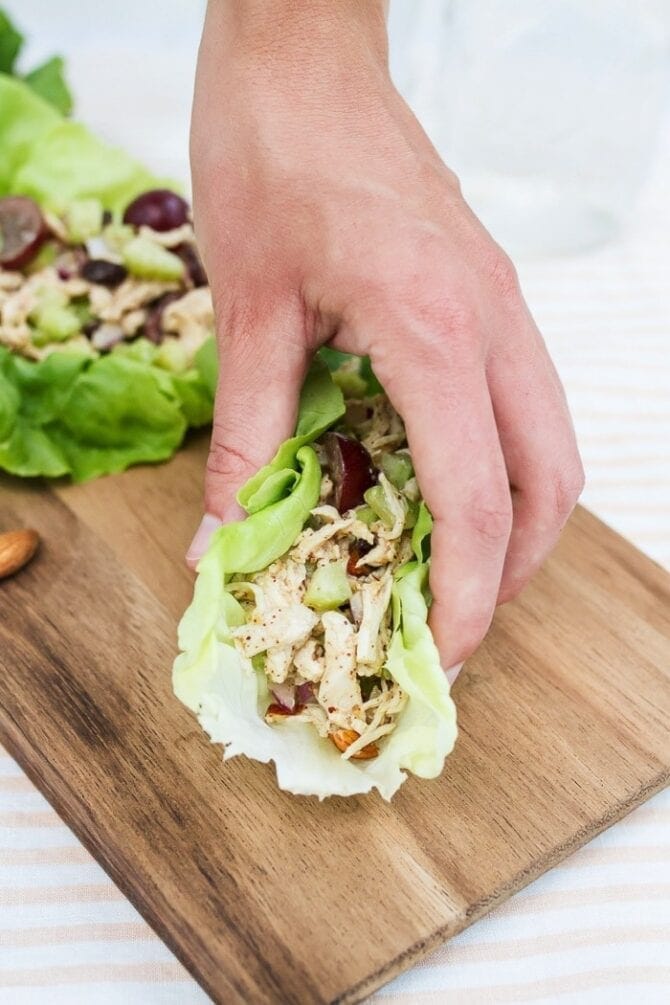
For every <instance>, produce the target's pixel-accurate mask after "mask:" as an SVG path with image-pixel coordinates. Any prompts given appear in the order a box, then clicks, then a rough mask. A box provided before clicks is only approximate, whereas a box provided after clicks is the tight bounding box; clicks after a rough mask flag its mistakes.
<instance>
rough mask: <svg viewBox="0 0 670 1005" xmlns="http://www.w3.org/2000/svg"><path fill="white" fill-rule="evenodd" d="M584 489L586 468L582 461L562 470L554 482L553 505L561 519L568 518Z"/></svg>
mask: <svg viewBox="0 0 670 1005" xmlns="http://www.w3.org/2000/svg"><path fill="white" fill-rule="evenodd" d="M583 489H584V469H583V467H582V465H581V462H579V463H578V464H576V465H574V466H573V467H572V468H569V469H568V470H566V471H561V472H560V473H559V474H557V475H556V476H555V477H554V479H553V483H552V507H553V510H554V513H555V514H556V515H557V516H558V517H559V519H561V520H566V519H567V518H568V517H569V516H570V514H571V513H572V511H573V509H574V508H575V504H576V503H577V500H578V499H579V497H580V495H581V494H582V491H583Z"/></svg>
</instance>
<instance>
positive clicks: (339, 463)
mask: <svg viewBox="0 0 670 1005" xmlns="http://www.w3.org/2000/svg"><path fill="white" fill-rule="evenodd" d="M324 445H325V447H326V459H327V462H328V469H329V471H330V477H331V478H332V480H333V488H334V501H335V506H336V507H337V509H338V510H339V511H340V513H346V512H347V510H350V509H353V508H354V507H355V506H360V505H361V503H362V502H363V501H364V500H363V494H364V493H365V492H366V491H367V489H369V488H370V487H371V486H372V485H374V484H375V482H376V481H377V475H376V473H375V469H374V467H373V465H372V459H371V457H370V455H369V453H368V452H367V450H366V449H365V447H364V446H363V444H362V443H359V441H358V440H355V439H354V438H353V436H345V435H344V433H327V434H326V436H325V437H324Z"/></svg>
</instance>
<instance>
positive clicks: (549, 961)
mask: <svg viewBox="0 0 670 1005" xmlns="http://www.w3.org/2000/svg"><path fill="white" fill-rule="evenodd" d="M119 6H120V4H115V5H111V6H110V8H109V9H110V10H113V12H114V15H113V18H112V20H114V19H115V18H116V19H118V21H119V22H121V23H122V24H125V23H126V21H127V22H128V23H130V19H129V18H128V19H124V18H122V17H119V12H118V7H119ZM127 6H128V10H129V11H130V3H127ZM9 7H10V8H13V9H14V12H15V14H16V16H17V17H18V15H19V13H20V15H21V19H22V21H23V23H24V25H26V26H27V27H28V28H30V29H31V30H32V32H33V33H37V32H38V31H39V33H40V34H39V39H40V43H39V45H37V46H35V52H36V55H42V54H46V52H47V51H48V50H49V49H57V50H61V51H62V50H67V51H68V52H72V55H73V60H72V63H73V71H74V76H75V84H76V87H77V91H78V93H79V94H81V95H82V99H83V100H82V102H81V105H82V106H83V107H82V114H83V116H84V117H85V118H87V119H88V120H89V121H90V120H92V119H97V122H96V124H97V125H98V126H101V127H102V128H103V129H104V130H105V131H106V132H107V133H108V135H109V136H110V137H111V138H115V139H117V140H118V141H119V142H126V143H129V144H130V145H131V146H134V147H135V149H136V151H137V153H139V154H140V155H143V156H145V157H148V156H150V154H151V153H152V152H153V153H154V154H156V151H158V156H154V163H155V164H156V165H157V167H158V168H161V167H162V168H163V169H165V170H168V171H169V172H171V173H173V174H179V173H182V172H185V170H186V164H185V163H184V157H183V153H182V154H179V153H177V152H176V151H180V150H182V151H183V150H184V149H185V148H184V145H183V139H184V134H185V115H186V111H187V100H185V99H184V94H185V93H187V91H188V79H189V74H190V67H191V63H190V59H189V55H188V54H189V53H190V54H191V56H192V54H193V52H194V47H195V33H196V31H197V25H195V26H194V27H193V28H192V29H188V28H187V25H188V23H189V17H190V18H191V19H192V17H193V14H192V10H193V8H192V5H191V0H171V3H169V4H166V9H167V10H168V11H169V12H171V15H170V16H171V20H170V19H168V20H167V22H166V24H164V25H163V26H162V29H161V30H162V32H163V34H162V36H161V43H162V45H163V51H162V53H161V55H160V57H157V62H156V63H155V67H156V68H157V72H156V77H157V78H158V77H159V76H160V75H162V74H163V73H164V67H165V65H167V64H170V65H171V67H172V75H171V77H170V79H167V78H165V77H164V76H163V77H162V80H163V81H164V85H165V88H167V89H168V93H169V100H165V101H163V102H157V101H155V99H154V98H152V95H151V94H149V95H147V94H146V93H145V92H146V90H147V87H146V83H145V79H146V75H147V74H149V72H150V70H149V64H150V60H148V57H147V52H146V51H144V49H145V48H146V43H147V40H148V39H150V38H151V34H152V33H151V31H150V30H149V25H148V24H147V25H145V27H144V28H143V29H142V28H141V27H138V28H137V31H136V35H137V38H136V39H135V41H134V42H128V43H127V44H128V45H130V44H136V45H137V46H138V51H139V48H140V47H144V48H143V52H142V60H141V61H140V60H132V59H124V60H122V61H121V62H122V63H123V67H124V75H123V80H122V81H119V76H120V75H119V74H118V73H117V72H116V64H118V63H119V50H118V48H117V50H116V57H117V59H116V63H115V64H112V62H110V57H109V53H110V52H112V51H113V38H112V37H111V35H112V34H113V25H111V24H110V25H107V26H106V29H105V32H104V33H103V32H98V34H101V35H104V41H101V42H99V43H98V49H96V48H95V44H96V42H95V32H94V31H93V29H92V28H91V23H92V20H93V21H94V20H95V19H90V18H88V19H81V18H80V21H81V23H78V22H77V20H76V18H75V19H74V20H73V17H72V14H73V13H74V12H75V11H76V9H77V8H78V7H79V10H81V5H80V4H79V3H78V0H62V2H61V3H59V4H53V3H52V2H51V0H14V2H13V3H11V2H10V3H9ZM132 9H133V14H134V17H135V21H134V22H133V23H135V24H137V20H136V17H137V16H138V15H137V11H140V12H141V7H140V5H137V4H133V7H132ZM189 9H190V11H191V13H190V14H188V10H189ZM101 10H102V8H101ZM96 16H97V15H96ZM100 16H102V15H100ZM175 24H176V25H177V26H183V31H182V30H181V28H180V31H174V30H173V29H174V26H175ZM159 27H161V26H159ZM107 28H109V29H110V30H109V31H107ZM124 31H125V28H124ZM77 32H79V36H78V37H79V38H80V40H81V39H83V38H84V37H85V41H86V45H85V46H83V45H82V46H80V47H78V46H77V44H76V42H77V38H76V37H75V38H73V34H74V35H76V33H77ZM87 32H88V34H86V33H87ZM179 35H181V37H180V41H179V44H178V43H177V42H176V41H175V38H176V36H179ZM68 43H69V44H68ZM124 44H125V43H124ZM103 46H104V47H105V48H104V51H103V48H102V47H103ZM171 46H172V47H173V48H171ZM126 47H127V46H126ZM38 50H40V51H39V52H38ZM105 68H107V69H105ZM92 69H95V71H96V73H95V75H94V76H92ZM91 80H95V83H96V87H95V88H93V89H90V93H89V92H87V86H88V83H89V82H90V81H91ZM119 87H120V88H121V93H122V94H125V95H128V96H130V95H132V101H126V100H123V101H121V102H120V103H119V102H118V101H116V100H115V98H116V97H117V96H118V94H119ZM163 97H165V94H163ZM152 102H153V103H152ZM175 108H176V109H177V112H175ZM101 110H102V111H101ZM145 145H146V146H145ZM669 235H670V124H669V125H668V128H667V129H666V131H665V133H664V145H663V149H661V150H660V151H659V156H658V159H657V163H656V169H655V172H654V175H653V177H652V178H650V180H649V184H648V186H647V188H646V191H645V194H644V198H643V199H642V202H641V204H640V208H639V213H638V216H637V224H636V226H635V228H634V229H633V230H632V231H631V233H629V234H628V235H627V237H626V238H625V240H621V241H620V242H618V243H616V244H612V245H611V246H609V247H606V248H603V249H602V250H599V251H595V252H593V253H591V254H586V255H581V256H579V257H576V258H566V259H561V260H554V261H551V262H544V263H534V264H532V265H526V266H524V267H523V268H522V269H521V270H520V271H521V278H522V283H523V286H524V289H525V292H526V295H527V297H528V300H529V302H530V305H531V307H532V309H533V311H534V313H535V316H536V318H537V319H538V322H539V324H540V327H541V328H542V330H543V332H544V334H545V336H546V338H547V342H548V344H549V348H550V350H551V352H552V355H553V357H554V359H555V361H556V363H557V365H558V368H559V370H560V372H561V375H562V377H563V379H564V381H565V385H566V388H567V392H568V396H569V399H570V403H571V406H572V410H573V415H574V418H575V423H576V426H577V431H578V435H579V439H580V443H581V447H582V451H583V455H584V460H585V465H586V470H587V476H588V485H587V489H586V492H585V494H584V502H585V503H586V504H587V505H588V506H589V507H590V508H591V509H593V510H594V511H595V512H596V513H597V514H598V515H600V516H601V517H603V518H604V519H605V520H606V521H607V522H608V523H609V524H611V525H612V526H613V527H615V528H616V529H617V530H619V531H621V532H622V533H623V534H625V535H626V536H627V537H629V538H630V539H631V540H633V541H634V542H635V543H636V544H637V545H638V546H639V547H640V548H641V549H642V550H643V551H646V552H647V553H648V554H649V555H651V556H652V557H653V558H655V559H656V560H657V561H658V562H660V563H662V564H664V565H665V566H666V567H670V456H669V450H670V392H669V388H670V352H669V351H668V349H669V348H670V339H669V333H670V242H669ZM207 1000H208V999H207V997H206V996H205V994H204V993H203V992H202V991H201V990H200V989H199V988H198V987H197V985H196V984H195V983H194V981H193V980H192V979H191V978H190V977H189V976H188V975H187V974H186V972H185V971H184V970H183V968H182V967H181V965H180V964H179V963H178V962H177V961H176V960H175V959H174V957H173V956H172V955H171V953H170V952H169V951H168V950H167V949H166V948H165V946H164V945H163V944H162V943H161V942H160V941H159V940H158V939H157V937H156V936H155V935H154V934H153V933H152V932H151V930H150V929H149V928H148V927H147V926H146V925H145V924H144V922H143V921H142V919H141V918H140V917H139V915H138V914H137V913H136V912H135V910H134V909H133V908H132V907H131V906H130V904H129V903H128V901H127V900H126V899H125V898H124V897H123V896H122V894H121V893H120V892H119V891H118V890H117V889H116V887H115V886H114V885H113V884H112V883H111V881H110V880H109V879H108V878H107V877H106V875H105V874H104V873H103V871H102V870H101V869H100V868H99V867H98V866H97V865H96V864H95V862H93V861H92V860H91V858H90V856H89V855H88V854H87V852H86V851H85V850H84V849H83V848H82V847H81V845H80V844H79V843H78V841H77V840H76V838H75V837H74V836H73V835H72V834H71V833H70V831H69V830H68V829H67V827H65V826H64V825H63V824H62V823H61V821H60V820H59V819H58V817H57V816H56V814H55V813H54V812H53V811H52V810H51V809H50V808H49V806H48V804H47V803H46V802H45V800H44V799H43V798H42V797H41V796H40V795H39V794H38V793H37V792H36V791H35V789H34V788H33V787H32V785H31V784H30V783H29V782H28V780H27V779H26V778H25V776H24V775H23V774H22V772H21V770H20V769H19V768H18V766H17V765H16V764H15V763H14V761H13V760H12V759H11V758H10V757H8V756H7V755H2V754H0V1005H5V1003H6V1005H60V1003H63V1005H65V1003H67V1005H72V1003H73V1002H74V1003H89V1002H95V1003H96V1005H168V1003H169V1005H197V1003H201V1002H206V1001H207ZM373 1000H374V1002H375V1003H378V1005H382V1003H384V1005H386V1003H389V1005H390V1003H394V1005H415V1003H417V1005H418V1003H424V1002H425V1003H435V1005H479V1003H482V1005H483V1003H486V1005H489V1003H504V1002H545V1003H546V1002H561V1003H562V1002H565V1003H566V1005H567V1003H586V1005H600V1003H603V1005H629V1003H630V1002H631V1001H639V1002H641V1003H644V1005H656V1003H658V1005H661V1003H664V1005H665V1003H667V1002H669V1001H670V791H668V792H665V793H662V794H660V795H658V796H657V797H656V798H655V799H653V800H651V801H650V802H649V803H647V804H646V805H645V806H643V807H641V808H639V809H638V810H636V811H635V812H634V813H632V814H631V815H630V816H629V817H628V818H627V819H626V820H624V821H621V822H620V823H619V824H617V825H616V826H615V827H613V828H612V829H611V830H609V831H608V832H607V833H605V834H603V835H601V836H600V837H598V838H597V839H596V840H594V841H592V842H591V843H590V844H589V845H588V846H587V847H586V848H584V849H582V850H581V851H579V852H577V853H576V854H575V855H573V856H572V857H571V858H570V859H569V860H568V861H566V862H565V863H564V864H563V865H561V866H559V867H557V868H555V869H554V870H552V872H550V873H548V874H547V875H545V876H543V877H542V878H541V879H539V880H537V881H536V882H535V883H533V884H532V886H530V887H528V888H527V889H526V890H524V891H522V892H521V893H519V894H518V895H517V896H515V897H513V898H512V899H511V900H510V901H508V902H507V903H506V904H504V905H503V906H502V907H500V908H498V910H496V911H494V912H493V913H492V914H491V915H490V916H489V917H487V918H485V919H484V920H482V921H480V922H478V923H477V924H476V925H474V926H472V928H470V929H469V930H468V931H466V932H463V933H462V934H461V935H459V936H457V937H456V938H454V939H452V940H451V942H450V943H448V944H447V945H446V946H445V947H443V948H442V949H440V950H438V951H437V952H436V953H434V954H433V955H432V956H431V957H430V958H429V959H427V960H426V961H425V962H423V963H421V964H419V965H417V966H416V967H415V968H414V969H413V970H411V971H409V972H408V973H407V974H405V975H403V976H402V977H400V978H398V979H397V980H396V981H394V982H393V983H392V984H390V985H389V986H388V987H386V988H385V989H384V990H382V991H380V992H379V993H378V994H377V995H375V996H374V998H373Z"/></svg>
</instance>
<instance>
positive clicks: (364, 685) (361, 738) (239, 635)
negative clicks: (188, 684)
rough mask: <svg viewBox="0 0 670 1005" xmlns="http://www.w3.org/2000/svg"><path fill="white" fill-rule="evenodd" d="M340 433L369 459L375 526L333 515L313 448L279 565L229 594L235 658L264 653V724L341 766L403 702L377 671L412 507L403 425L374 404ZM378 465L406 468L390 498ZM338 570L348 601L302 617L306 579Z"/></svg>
mask: <svg viewBox="0 0 670 1005" xmlns="http://www.w3.org/2000/svg"><path fill="white" fill-rule="evenodd" d="M347 421H348V424H349V428H351V425H352V424H353V425H354V426H355V429H356V434H357V435H358V437H359V438H360V440H361V442H363V443H364V444H365V445H366V446H367V449H368V451H369V452H370V453H371V455H372V456H373V457H374V460H373V465H374V467H375V468H376V469H377V472H376V481H377V486H378V487H379V488H381V490H382V496H383V503H384V505H383V508H382V509H380V510H379V513H383V518H382V517H381V516H378V515H377V512H376V511H373V512H372V514H370V513H369V512H368V515H367V517H366V519H365V520H363V519H362V515H361V514H360V513H359V510H358V509H356V508H354V509H351V510H348V511H347V512H345V513H341V512H340V511H339V510H338V509H337V507H336V506H335V505H334V503H333V498H334V490H335V483H334V478H333V473H332V472H331V471H330V470H329V469H328V452H327V450H326V449H325V448H324V447H322V446H321V444H319V443H317V444H316V449H317V453H318V455H319V459H320V463H321V464H322V479H321V491H320V494H319V503H318V505H317V506H316V507H315V508H314V509H313V510H312V513H311V519H310V521H309V523H308V524H307V526H306V527H305V528H304V530H303V531H302V532H301V534H300V535H299V536H298V538H297V539H296V541H295V544H294V545H293V547H292V548H291V549H290V550H289V552H288V554H287V555H285V556H283V557H282V558H281V559H279V560H278V561H276V562H274V563H273V564H272V565H271V566H269V568H267V569H266V570H264V571H263V572H259V573H256V574H255V575H253V576H249V577H248V578H247V580H246V581H241V580H238V581H237V582H231V583H230V584H229V589H231V590H232V591H234V592H235V593H236V595H237V596H238V597H239V598H240V600H241V603H242V605H243V607H244V608H245V610H246V613H247V619H248V620H247V624H246V625H244V626H242V627H241V628H238V629H236V630H235V632H234V633H233V634H234V637H235V644H236V645H237V646H238V648H239V649H240V651H241V652H242V653H243V654H244V655H245V656H246V657H250V656H258V655H259V654H261V653H264V657H263V658H264V673H265V676H266V679H267V681H268V684H269V687H270V689H271V690H272V689H273V687H274V688H276V689H277V690H276V692H275V696H276V701H275V702H273V703H272V704H271V705H270V708H269V709H268V713H267V716H266V721H267V722H268V723H269V724H271V725H273V726H277V727H278V728H281V723H282V722H285V721H286V719H287V717H291V718H293V719H297V720H298V721H300V722H304V723H306V724H307V725H309V727H310V728H313V729H315V730H316V732H317V733H318V735H319V736H322V737H326V736H329V737H330V738H331V740H332V741H333V747H334V749H336V750H338V751H340V756H341V757H343V758H344V759H346V760H348V759H354V760H358V759H359V758H361V759H365V760H369V759H370V758H372V757H375V756H377V754H378V743H379V742H380V741H384V740H385V738H386V737H388V736H389V735H390V734H391V733H392V732H393V730H394V729H395V727H396V724H397V721H398V715H399V713H400V711H401V710H402V708H403V706H404V704H405V702H406V695H405V694H404V692H403V691H402V690H401V688H400V687H399V685H398V684H397V683H396V682H395V681H394V680H393V679H392V678H391V677H390V676H389V673H388V670H387V669H386V659H387V654H388V649H389V645H390V642H391V637H392V633H393V618H392V611H391V595H392V590H393V582H394V574H395V571H396V570H397V569H398V568H399V566H401V565H402V564H404V563H405V562H407V561H410V560H411V559H412V557H413V552H412V546H411V536H412V530H411V528H412V521H411V520H410V515H411V513H412V512H416V509H417V507H418V503H419V501H420V495H419V491H418V486H417V483H416V478H414V476H413V474H411V458H410V456H409V451H408V450H407V446H406V439H405V433H404V428H403V425H402V422H401V420H400V418H399V416H398V415H397V414H396V413H395V412H394V411H393V409H392V407H391V406H390V404H389V403H388V401H387V400H386V399H385V398H383V397H381V396H379V397H376V398H373V399H366V400H365V401H360V402H349V407H348V409H347ZM389 453H397V454H398V455H400V456H403V455H404V457H405V458H406V461H407V463H406V465H405V468H406V469H407V470H408V471H409V472H410V476H409V477H407V478H406V480H405V483H404V484H401V485H400V487H398V486H396V485H395V484H392V483H391V481H389V478H388V477H387V476H386V474H385V473H384V472H383V471H382V470H380V469H381V466H382V461H383V459H384V457H385V455H386V454H389ZM375 491H376V492H378V491H379V490H378V488H377V489H375ZM379 505H380V506H381V502H380V503H379ZM412 507H414V510H412ZM368 510H369V507H368ZM371 517H372V519H371ZM337 567H339V568H341V569H346V581H347V583H348V587H349V591H348V599H343V600H342V602H341V603H339V605H338V607H337V609H326V610H323V609H312V608H311V607H309V606H308V605H309V603H310V602H313V600H311V599H310V592H309V590H310V582H311V579H312V576H313V575H314V574H315V572H316V570H318V569H322V570H323V569H328V568H337ZM342 597H343V598H344V597H345V594H342ZM299 612H302V613H299ZM287 689H288V690H287ZM291 695H293V697H292V698H290V701H289V697H290V696H291ZM287 696H288V697H287ZM284 701H289V705H288V706H284V705H283V703H284Z"/></svg>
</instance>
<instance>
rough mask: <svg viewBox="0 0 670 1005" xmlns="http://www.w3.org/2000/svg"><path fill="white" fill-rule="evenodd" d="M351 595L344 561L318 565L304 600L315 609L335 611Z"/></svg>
mask: <svg viewBox="0 0 670 1005" xmlns="http://www.w3.org/2000/svg"><path fill="white" fill-rule="evenodd" d="M350 597H351V587H350V586H349V581H348V579H347V571H346V567H345V564H344V562H329V563H328V564H327V565H317V567H316V569H315V570H314V572H313V573H312V576H311V579H310V581H309V585H308V587H307V590H306V592H305V599H304V602H305V603H306V604H307V606H308V607H313V608H314V610H315V611H334V610H335V609H336V608H337V607H341V606H342V604H346V602H347V601H348V600H349V599H350Z"/></svg>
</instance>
